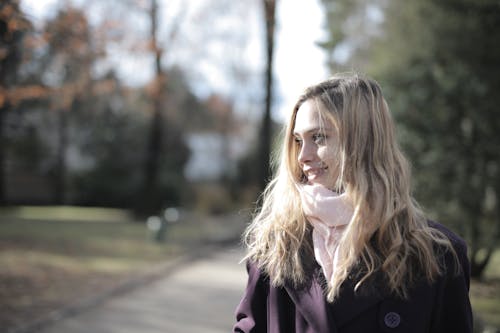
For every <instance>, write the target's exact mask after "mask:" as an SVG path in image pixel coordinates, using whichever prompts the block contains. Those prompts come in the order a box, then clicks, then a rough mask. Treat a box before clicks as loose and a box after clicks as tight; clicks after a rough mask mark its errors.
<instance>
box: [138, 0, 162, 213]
mask: <svg viewBox="0 0 500 333" xmlns="http://www.w3.org/2000/svg"><path fill="white" fill-rule="evenodd" d="M157 12H158V4H157V1H156V0H151V10H150V13H149V15H150V21H151V37H150V38H151V46H152V50H153V52H154V55H155V80H154V87H153V94H152V100H153V117H152V118H151V125H150V126H151V127H150V128H151V129H150V132H149V138H148V143H147V150H146V160H145V165H144V184H143V194H142V197H141V201H143V204H142V205H141V206H142V208H141V210H146V212H147V213H149V210H154V209H157V208H159V207H155V206H156V205H157V204H156V203H155V202H156V201H157V200H158V198H156V192H157V191H156V189H157V183H158V171H159V163H160V155H161V152H162V140H163V136H164V135H165V133H164V123H163V122H164V119H163V114H162V113H163V105H164V103H163V96H162V93H161V92H162V89H163V87H164V84H165V80H166V78H165V74H164V73H163V70H162V67H161V58H162V50H161V49H160V47H159V45H158V39H157V38H158V37H157V33H158V18H157V16H158V14H157Z"/></svg>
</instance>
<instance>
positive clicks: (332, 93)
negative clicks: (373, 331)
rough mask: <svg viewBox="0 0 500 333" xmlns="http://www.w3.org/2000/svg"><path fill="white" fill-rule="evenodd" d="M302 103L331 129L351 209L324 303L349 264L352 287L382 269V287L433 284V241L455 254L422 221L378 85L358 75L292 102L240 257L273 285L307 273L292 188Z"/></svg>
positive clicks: (297, 174)
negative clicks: (336, 137)
mask: <svg viewBox="0 0 500 333" xmlns="http://www.w3.org/2000/svg"><path fill="white" fill-rule="evenodd" d="M305 101H315V102H317V103H320V104H321V105H322V106H323V107H319V108H317V110H318V112H320V116H321V117H324V118H325V119H328V120H329V121H331V122H332V123H333V124H335V127H336V128H337V129H338V132H339V144H340V152H339V156H338V159H339V170H340V175H339V177H338V180H337V188H338V189H342V190H346V191H348V192H349V193H350V195H351V197H352V200H353V204H354V207H355V213H354V216H353V218H352V220H351V222H350V223H349V225H348V227H347V229H346V231H345V232H344V234H343V236H342V239H341V240H340V243H339V261H338V264H337V266H336V268H335V275H334V278H333V279H332V281H331V282H330V283H328V286H327V290H326V295H327V299H328V301H330V302H332V301H333V300H334V299H335V297H336V296H338V293H339V289H340V285H341V284H342V282H344V281H345V280H346V279H347V277H348V276H349V274H351V272H352V270H353V269H354V268H360V270H358V273H359V275H358V279H357V283H356V286H355V289H356V290H357V289H358V288H359V287H360V286H362V285H363V284H364V283H365V282H367V281H368V280H369V279H370V278H371V277H373V276H374V273H376V272H382V274H383V277H384V280H385V281H386V284H387V286H386V287H387V288H388V289H389V291H390V292H393V293H394V294H396V295H398V296H400V297H402V298H406V297H407V295H408V289H409V288H410V287H411V286H412V285H414V284H415V283H416V281H417V280H418V279H420V278H422V277H424V278H426V279H427V280H428V281H433V280H435V278H436V277H437V276H438V275H440V274H442V270H443V267H441V265H440V261H439V256H438V254H437V253H436V251H437V248H438V247H436V246H435V245H436V244H438V245H443V246H444V248H445V249H450V250H451V251H452V253H454V251H453V248H452V246H451V243H450V241H449V240H448V239H447V238H446V237H445V236H444V235H443V234H442V233H441V232H439V231H438V230H436V229H435V228H432V227H430V226H429V225H428V222H427V220H426V218H425V217H424V214H423V213H422V211H421V209H420V208H419V207H418V205H417V203H416V202H415V201H414V199H413V198H412V196H411V191H410V170H409V165H408V163H407V160H406V159H405V157H404V156H403V154H402V153H401V150H400V148H399V147H398V145H397V143H396V138H395V133H394V125H393V122H392V118H391V116H390V112H389V108H388V105H387V103H386V101H385V99H384V97H383V95H382V91H381V89H380V87H379V85H378V84H377V83H376V82H375V81H373V80H371V79H368V78H363V77H360V76H359V75H355V74H354V75H336V76H334V77H332V78H330V79H328V80H326V81H324V82H321V83H319V84H317V85H314V86H312V87H309V88H308V89H306V90H305V92H304V93H303V95H302V96H300V98H299V99H298V101H297V103H296V104H295V107H294V108H293V112H292V113H291V115H290V117H289V120H288V124H287V127H286V129H285V132H284V136H283V144H282V150H281V156H280V158H279V161H278V164H277V169H276V171H275V176H274V178H273V179H272V180H271V182H270V183H269V184H268V186H267V187H266V189H265V190H264V192H263V194H262V197H261V199H262V204H261V207H260V208H259V209H258V210H257V211H256V215H255V216H254V218H253V221H252V223H251V224H250V225H249V226H248V228H247V230H246V231H245V234H244V240H245V243H246V245H247V247H248V253H247V257H246V258H247V259H250V260H252V261H254V262H256V263H257V264H258V265H259V267H260V269H261V270H263V271H264V272H265V273H266V274H267V275H268V276H269V278H270V281H271V283H272V284H273V285H274V286H283V285H284V284H285V283H291V284H292V285H294V286H299V285H301V284H302V283H304V282H306V281H307V280H308V278H310V277H309V276H308V275H307V273H306V272H308V270H309V269H310V268H311V267H312V266H310V265H311V263H312V262H314V260H313V258H314V252H313V248H312V240H311V226H310V224H309V223H308V222H307V220H306V218H305V216H304V214H303V211H302V203H301V200H300V195H299V193H298V190H297V185H298V184H300V183H303V182H304V175H303V172H302V170H301V168H300V165H299V163H298V159H297V156H298V153H299V151H298V150H299V148H298V147H297V145H296V143H295V141H294V136H293V129H294V126H295V118H296V114H297V111H298V110H299V108H300V106H301V105H302V104H303V103H304V102H305ZM441 248H442V246H441ZM308 265H309V266H308Z"/></svg>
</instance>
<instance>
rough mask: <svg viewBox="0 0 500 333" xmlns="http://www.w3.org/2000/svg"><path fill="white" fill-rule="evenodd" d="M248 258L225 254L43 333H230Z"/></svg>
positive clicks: (221, 252) (185, 267) (196, 263)
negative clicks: (245, 261) (241, 262)
mask: <svg viewBox="0 0 500 333" xmlns="http://www.w3.org/2000/svg"><path fill="white" fill-rule="evenodd" d="M242 255H243V252H242V250H241V249H239V248H235V247H233V248H224V249H221V250H219V251H216V252H214V253H213V254H211V255H210V256H208V257H205V258H202V259H198V260H195V261H192V262H190V263H188V264H186V265H181V266H180V267H179V268H177V269H176V270H175V271H174V272H171V273H170V274H168V275H166V276H165V277H162V278H159V279H157V280H155V281H153V282H150V283H148V284H147V285H144V286H140V287H138V288H136V289H134V290H132V291H130V292H128V293H126V294H123V295H119V296H116V297H113V298H109V299H107V300H105V301H104V302H102V303H100V304H98V305H96V306H95V307H93V308H91V309H87V310H85V311H83V312H81V313H79V314H77V315H74V316H71V317H68V318H65V319H62V320H60V321H58V322H56V323H54V324H52V325H50V326H48V327H45V328H44V330H42V331H41V332H43V333H88V332H93V333H160V332H161V333H188V332H189V333H193V332H204V333H222V332H230V331H231V327H232V324H233V322H234V309H235V307H236V305H237V304H238V302H239V300H240V298H241V296H242V293H243V289H244V287H245V283H246V271H245V265H244V264H239V260H240V259H241V257H242Z"/></svg>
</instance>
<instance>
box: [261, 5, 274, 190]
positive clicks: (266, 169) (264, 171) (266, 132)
mask: <svg viewBox="0 0 500 333" xmlns="http://www.w3.org/2000/svg"><path fill="white" fill-rule="evenodd" d="M263 5H264V17H265V22H266V51H267V53H266V79H265V80H266V82H265V85H266V97H265V98H266V100H265V110H264V115H263V117H262V127H261V133H260V150H259V153H260V154H259V163H260V167H261V169H260V177H259V181H260V188H261V189H264V188H265V186H266V185H267V182H268V181H269V177H270V174H271V163H270V161H271V136H272V135H271V130H272V128H271V105H272V97H273V96H272V87H273V56H274V30H275V23H276V18H275V12H276V0H263Z"/></svg>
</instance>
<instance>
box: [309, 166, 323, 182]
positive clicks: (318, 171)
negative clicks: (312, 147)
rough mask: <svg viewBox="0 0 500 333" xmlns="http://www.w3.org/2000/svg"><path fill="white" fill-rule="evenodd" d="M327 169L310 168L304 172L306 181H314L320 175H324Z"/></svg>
mask: <svg viewBox="0 0 500 333" xmlns="http://www.w3.org/2000/svg"><path fill="white" fill-rule="evenodd" d="M327 169H328V167H327V166H325V167H322V168H310V169H307V170H304V174H305V175H306V177H307V179H308V180H314V179H316V178H318V177H320V176H321V175H323V174H324V173H325V171H326V170H327Z"/></svg>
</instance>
